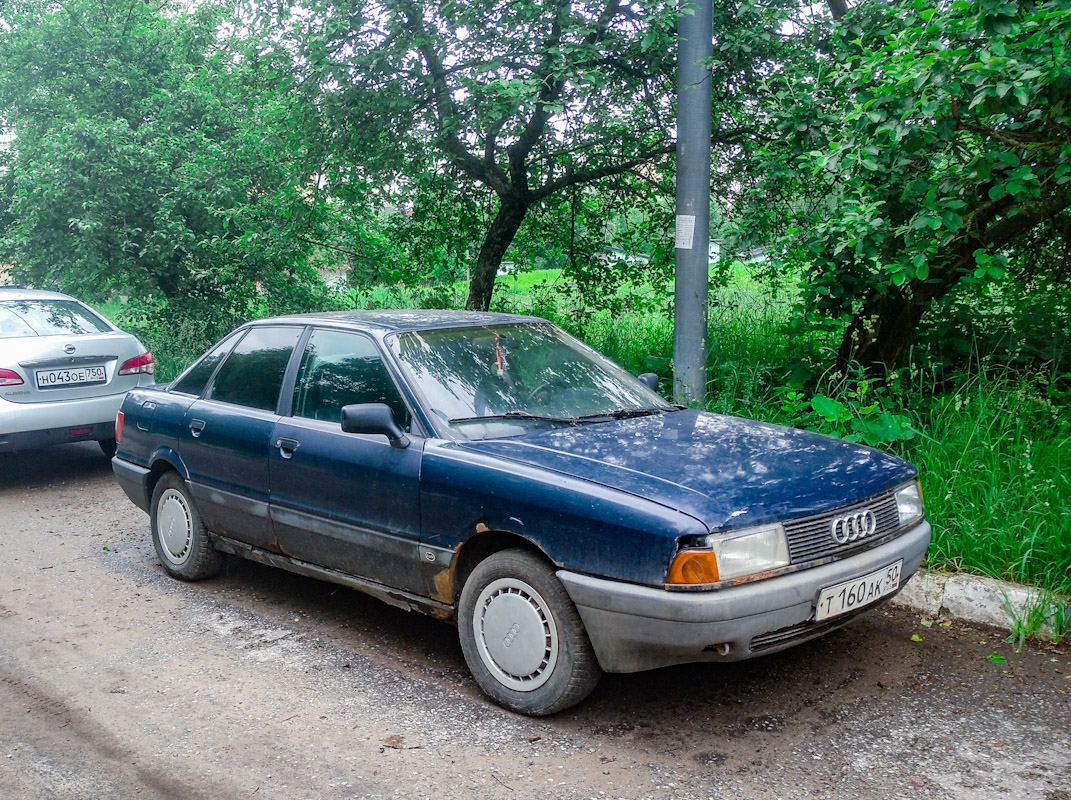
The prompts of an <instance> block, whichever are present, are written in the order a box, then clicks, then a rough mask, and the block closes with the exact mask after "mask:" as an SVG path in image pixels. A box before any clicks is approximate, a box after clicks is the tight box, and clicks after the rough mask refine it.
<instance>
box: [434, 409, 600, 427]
mask: <svg viewBox="0 0 1071 800" xmlns="http://www.w3.org/2000/svg"><path fill="white" fill-rule="evenodd" d="M579 419H580V418H579V417H548V416H543V415H542V414H529V413H528V412H527V411H507V412H506V413H505V414H487V415H485V416H482V417H457V418H456V419H452V420H450V424H451V425H455V424H457V423H459V422H493V421H495V420H506V421H508V422H515V421H522V420H523V421H527V420H536V421H538V422H561V423H565V424H567V425H575V424H576V423H577V422H578V421H579Z"/></svg>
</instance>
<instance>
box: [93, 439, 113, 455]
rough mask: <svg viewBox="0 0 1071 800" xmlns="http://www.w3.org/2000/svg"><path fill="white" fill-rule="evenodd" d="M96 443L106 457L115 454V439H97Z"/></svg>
mask: <svg viewBox="0 0 1071 800" xmlns="http://www.w3.org/2000/svg"><path fill="white" fill-rule="evenodd" d="M97 444H98V445H100V452H102V453H104V455H106V456H107V457H108V458H111V457H112V456H114V455H115V439H98V440H97Z"/></svg>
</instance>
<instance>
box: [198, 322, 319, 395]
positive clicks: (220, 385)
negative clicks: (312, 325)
mask: <svg viewBox="0 0 1071 800" xmlns="http://www.w3.org/2000/svg"><path fill="white" fill-rule="evenodd" d="M301 331H302V329H301V328H298V327H285V328H253V329H252V330H250V331H249V332H248V333H247V334H246V335H245V336H244V337H243V338H242V341H240V342H238V344H237V345H236V346H235V348H234V350H232V351H231V354H230V355H229V356H227V360H226V361H224V362H223V366H222V367H220V368H219V372H217V373H216V377H215V379H214V380H213V381H212V388H211V389H209V392H208V398H209V399H210V400H218V401H219V402H221V403H233V404H234V405H238V406H246V407H247V408H258V409H261V410H262V411H274V410H275V408H276V406H277V405H278V404H279V390H280V389H281V388H282V385H283V376H284V375H285V374H286V365H287V364H288V363H289V362H290V356H291V354H292V353H293V352H294V346H295V345H297V340H298V338H299V337H300V336H301Z"/></svg>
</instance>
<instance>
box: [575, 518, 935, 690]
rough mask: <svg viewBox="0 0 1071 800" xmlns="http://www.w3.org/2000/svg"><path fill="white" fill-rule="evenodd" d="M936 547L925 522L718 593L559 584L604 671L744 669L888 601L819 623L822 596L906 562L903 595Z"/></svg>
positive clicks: (583, 579)
mask: <svg viewBox="0 0 1071 800" xmlns="http://www.w3.org/2000/svg"><path fill="white" fill-rule="evenodd" d="M929 543H930V524H929V523H928V522H927V521H926V520H923V521H921V522H920V523H918V524H917V525H916V526H915V527H913V528H911V529H910V530H908V531H907V532H905V533H904V534H902V535H900V536H898V537H896V538H895V539H893V540H891V541H888V542H886V543H884V544H882V545H880V546H878V547H875V548H873V549H871V550H865V551H863V552H861V553H856V554H855V555H853V556H851V557H849V558H845V559H841V560H840V561H834V562H831V563H828V564H822V565H821V566H817V567H812V568H810V569H803V570H800V571H798V572H792V573H789V574H787V575H781V576H779V577H776V578H768V579H766V580H760V581H755V582H754V583H745V584H740V585H738V586H729V587H725V588H722V589H717V590H713V591H710V592H672V591H667V590H665V589H654V588H651V587H648V586H637V585H634V584H628V583H622V582H620V581H611V580H605V579H602V578H593V577H591V576H589V575H580V574H578V573H575V572H568V571H566V570H562V571H560V572H558V578H559V579H560V580H561V582H562V584H563V585H564V586H565V589H566V591H567V592H568V593H569V596H570V597H571V598H572V600H573V603H574V604H575V605H576V607H577V610H578V611H579V612H580V617H581V618H582V619H583V620H584V625H585V627H586V628H587V632H588V637H589V638H590V639H591V644H592V647H594V649H595V655H596V657H597V658H598V659H599V664H600V665H601V666H602V668H603V670H605V671H606V672H639V671H641V670H646V669H655V668H656V667H665V666H669V665H671V664H687V663H690V662H693V661H740V660H742V659H745V658H753V657H755V656H757V655H764V654H766V653H773V652H776V651H777V650H783V649H785V648H786V647H790V646H792V645H794V644H798V643H800V642H804V641H807V640H808V639H813V638H815V637H816V636H820V635H822V634H823V633H826V632H828V631H830V630H833V629H835V628H839V627H841V626H842V625H844V624H846V623H848V622H850V621H851V620H852V619H854V618H855V617H856V616H858V614H859V613H862V612H864V611H866V610H869V609H872V608H874V607H875V605H877V604H880V602H881V601H879V603H875V604H871V605H868V606H864V607H863V608H861V609H858V610H857V611H854V612H851V613H848V614H845V615H843V616H839V617H834V618H833V619H829V620H825V621H823V622H814V614H815V604H816V603H817V600H818V594H819V592H821V590H822V589H824V588H825V587H827V586H832V585H834V584H837V583H840V582H841V581H846V580H849V579H851V578H854V577H858V576H861V575H865V574H867V573H869V572H873V571H874V570H877V569H879V568H880V567H884V566H888V565H890V564H892V563H894V562H896V561H899V560H900V559H903V560H904V565H903V568H902V570H901V573H900V587H901V588H902V587H903V585H904V584H905V583H906V582H907V580H908V578H910V577H911V576H912V575H914V574H915V572H916V571H917V570H918V568H919V565H920V564H921V563H922V559H923V556H925V555H926V548H927V547H928V546H929ZM891 596H892V595H887V596H886V597H885V598H882V600H887V599H888V598H889V597H891ZM725 645H728V650H727V651H726V648H725Z"/></svg>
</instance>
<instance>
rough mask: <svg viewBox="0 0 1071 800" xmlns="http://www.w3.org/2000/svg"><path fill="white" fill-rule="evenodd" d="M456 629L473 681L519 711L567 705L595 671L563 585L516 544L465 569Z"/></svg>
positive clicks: (594, 679) (594, 678) (584, 690)
mask: <svg viewBox="0 0 1071 800" xmlns="http://www.w3.org/2000/svg"><path fill="white" fill-rule="evenodd" d="M458 631H459V637H460V639H461V650H462V652H463V653H464V654H465V661H466V663H467V664H468V666H469V670H470V671H471V672H472V675H473V677H474V678H475V679H476V683H478V684H479V686H480V688H481V689H482V690H483V691H484V692H485V693H486V694H487V695H488V696H489V697H490V698H491V699H492V700H494V701H495V702H497V703H499V704H500V705H503V706H505V707H506V708H509V709H512V710H513V711H519V712H521V713H522V714H530V715H533V716H541V715H544V714H553V713H555V712H557V711H561V710H563V709H566V708H569V707H570V706H574V705H576V704H577V703H579V702H580V701H581V700H583V699H584V698H585V697H587V696H588V695H589V694H591V691H592V690H593V689H594V688H595V685H596V684H597V683H598V682H599V678H600V677H601V676H602V670H601V669H600V668H599V664H598V661H597V660H596V659H595V652H594V651H593V650H592V648H591V642H590V641H589V640H588V636H587V632H586V631H585V630H584V623H583V621H582V620H581V619H580V615H579V613H577V610H576V607H575V606H574V605H573V603H572V601H571V600H570V599H569V595H568V594H567V593H566V591H565V588H564V587H563V586H562V585H561V583H560V582H559V581H558V578H557V577H556V576H555V574H554V571H553V570H552V569H551V568H550V566H549V565H548V564H547V563H546V562H545V561H544V560H543V559H541V558H539V557H538V556H536V555H534V554H532V553H529V552H527V551H524V550H502V551H500V552H498V553H494V554H493V555H491V556H490V557H488V558H487V559H486V560H484V561H482V562H481V563H480V564H479V565H478V566H477V567H476V569H475V570H473V572H472V575H470V576H469V579H468V580H467V581H466V582H465V586H464V588H463V589H462V591H461V603H460V607H459V609H458Z"/></svg>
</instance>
